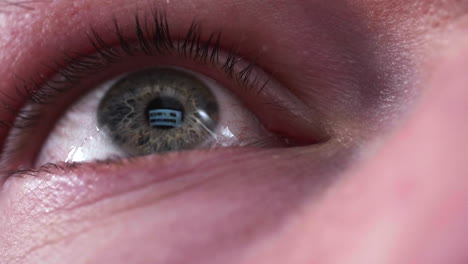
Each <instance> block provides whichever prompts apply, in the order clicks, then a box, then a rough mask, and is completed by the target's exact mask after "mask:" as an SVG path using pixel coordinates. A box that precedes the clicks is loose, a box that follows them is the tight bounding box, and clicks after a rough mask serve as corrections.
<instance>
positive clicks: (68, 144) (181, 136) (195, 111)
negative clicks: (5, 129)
mask: <svg viewBox="0 0 468 264" xmlns="http://www.w3.org/2000/svg"><path fill="white" fill-rule="evenodd" d="M269 139H270V136H269V135H267V133H266V132H265V130H264V129H263V128H262V126H261V125H260V123H259V121H258V120H257V119H256V117H255V116H254V115H253V114H252V113H251V112H250V111H249V110H247V109H246V108H245V107H244V106H243V105H242V103H240V102H238V100H237V99H236V98H235V97H234V96H233V95H232V94H231V93H229V92H228V91H227V89H226V88H223V87H222V86H221V85H220V84H219V83H218V82H216V81H214V80H212V79H210V78H208V77H206V76H204V75H202V74H198V73H195V72H192V71H189V70H185V69H181V68H176V67H153V68H146V69H142V70H139V71H136V72H131V73H129V74H126V75H124V76H120V77H118V78H116V79H114V80H112V81H109V82H106V84H103V85H101V86H100V87H97V88H96V89H94V90H93V91H92V92H90V93H89V94H87V95H85V96H83V97H82V98H81V99H80V100H78V101H77V102H76V103H75V104H73V105H72V106H71V107H70V108H69V109H68V110H67V111H66V112H65V114H64V115H63V116H62V118H61V119H60V120H59V121H58V122H57V123H56V126H55V128H54V129H53V130H52V132H51V133H50V134H49V136H48V139H47V140H46V143H45V144H44V146H43V148H42V150H41V153H40V155H39V158H38V161H37V163H38V164H43V163H47V162H52V161H65V162H82V161H92V160H101V159H108V158H109V157H116V156H117V157H134V156H143V155H151V154H160V153H166V152H173V151H184V150H192V149H202V148H214V147H228V146H242V145H249V144H251V143H253V142H265V141H266V140H269Z"/></svg>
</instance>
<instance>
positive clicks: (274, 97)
mask: <svg viewBox="0 0 468 264" xmlns="http://www.w3.org/2000/svg"><path fill="white" fill-rule="evenodd" d="M153 22H154V25H153V26H149V22H148V21H145V22H144V23H141V22H139V19H138V17H137V18H136V28H137V30H136V31H135V32H134V34H135V35H134V36H135V38H136V40H137V42H135V41H131V40H130V39H131V38H130V37H127V36H124V35H123V33H122V32H121V29H120V27H119V26H118V23H117V22H114V23H115V24H114V25H115V32H114V33H115V35H114V40H117V41H118V44H119V47H116V46H113V45H110V44H108V43H107V42H105V41H104V40H103V38H101V36H100V35H99V34H98V33H96V32H94V31H92V34H91V35H90V40H91V43H92V46H93V47H94V48H95V50H96V53H95V55H85V56H83V55H80V56H81V57H80V58H79V59H76V58H73V57H72V56H70V55H66V59H65V62H66V64H67V65H66V67H63V68H60V67H58V68H55V69H56V72H58V74H57V76H56V77H55V78H52V79H51V80H47V81H46V82H45V83H46V85H44V87H41V88H40V89H37V90H34V91H33V92H32V93H29V92H30V91H31V90H28V89H26V92H27V93H28V96H29V98H30V102H29V104H27V105H26V107H25V109H26V110H25V112H23V113H22V114H20V115H18V117H19V120H17V123H18V124H20V125H19V127H21V128H22V129H23V128H24V127H27V128H34V129H36V128H37V127H38V125H37V123H38V122H37V120H40V119H41V124H40V125H41V126H42V127H43V131H42V133H43V135H42V136H43V139H44V140H42V141H41V140H37V141H34V142H32V144H30V143H28V144H27V145H28V146H26V147H24V145H25V142H28V140H27V136H25V134H26V133H24V131H21V129H20V130H14V131H13V133H10V134H11V135H12V136H11V137H10V138H9V140H8V143H9V145H7V147H6V150H7V151H6V152H4V153H7V155H3V156H2V158H3V160H5V157H6V158H9V157H11V153H16V155H24V154H25V153H27V154H28V155H29V158H30V163H34V164H36V165H38V166H40V165H41V164H43V163H49V162H56V161H66V162H73V161H84V160H86V161H88V160H92V159H108V158H114V157H128V156H135V155H143V154H152V153H160V152H165V151H169V150H182V149H191V148H193V147H205V148H206V147H213V146H215V147H216V146H237V145H252V144H253V142H254V143H255V144H253V145H265V146H274V147H276V146H289V145H291V142H294V144H296V143H297V142H298V141H296V138H294V137H292V138H291V137H288V135H287V133H284V131H287V130H288V129H289V130H291V131H293V133H292V135H294V133H296V134H303V135H304V134H305V135H306V136H307V137H310V138H313V139H311V140H310V142H312V141H315V139H316V138H318V137H316V136H317V133H308V129H304V130H303V131H302V130H297V129H294V127H298V126H299V127H300V126H302V125H304V126H306V125H307V123H305V122H303V123H301V121H300V116H299V115H297V114H293V113H291V112H292V111H289V110H290V109H288V108H283V107H284V106H283V105H282V102H287V103H286V104H285V105H291V104H292V103H294V102H300V100H297V98H296V101H294V100H290V99H293V98H292V96H291V94H290V93H288V92H287V89H284V87H281V85H280V84H279V83H277V82H275V81H274V79H271V78H270V77H268V76H267V74H266V73H263V72H262V71H261V70H259V69H258V67H257V66H256V65H255V64H253V63H251V62H248V61H247V60H245V59H243V58H242V57H241V56H239V55H238V54H237V53H236V52H233V51H232V50H235V49H232V48H231V49H230V50H231V52H227V53H223V51H222V49H223V48H222V47H223V45H222V44H221V40H222V37H221V34H220V33H214V34H210V35H206V34H202V32H201V29H200V27H199V26H198V25H197V24H192V25H191V26H190V28H189V29H188V33H187V34H186V36H185V39H183V41H180V40H177V39H175V38H174V37H173V36H172V34H171V33H170V31H169V26H168V24H167V21H166V20H165V18H164V17H162V16H159V15H156V16H155V20H154V21H153ZM142 25H145V26H144V27H143V26H142ZM203 39H205V40H203ZM132 57H133V58H140V59H141V58H142V57H145V58H144V59H143V61H146V62H144V63H140V62H139V61H141V60H137V61H136V62H134V63H133V64H132V63H127V60H129V59H130V61H131V58H132ZM174 58H176V61H177V60H178V61H179V62H178V63H174V61H173V59H174ZM177 58H178V59H177ZM124 64H129V65H130V68H131V67H132V66H134V67H135V68H136V69H138V68H140V69H141V68H148V67H155V66H157V67H161V66H164V67H172V68H173V67H181V68H185V69H187V70H188V71H194V72H195V71H196V72H199V74H200V75H201V76H203V75H205V76H207V78H205V79H211V78H212V79H215V80H216V81H215V82H214V83H218V84H219V85H222V86H227V87H229V90H230V91H231V92H233V93H234V94H235V96H237V97H238V98H239V99H242V100H240V101H242V102H237V101H236V103H232V104H231V105H235V106H236V107H237V110H236V111H228V112H232V113H231V119H230V120H227V121H228V122H230V121H233V120H236V121H239V120H245V119H246V118H245V117H246V116H248V115H251V114H250V113H249V114H248V110H246V109H245V106H249V109H250V110H252V111H253V112H254V113H261V114H262V115H263V116H259V120H257V119H256V118H255V117H254V116H253V115H251V116H250V117H249V118H248V119H250V121H248V122H244V124H243V125H242V126H240V127H238V129H236V130H237V131H233V129H232V127H233V125H232V123H231V124H230V125H229V126H217V129H218V130H216V129H214V128H215V126H214V125H209V126H213V129H214V130H213V131H210V129H208V130H207V129H205V130H204V133H205V132H208V134H210V136H209V137H211V138H215V139H216V140H215V141H216V144H213V143H212V142H211V143H206V142H207V141H204V140H201V141H200V142H198V141H197V143H200V144H188V145H186V146H183V147H175V146H169V145H167V144H166V143H163V144H166V145H165V146H164V147H161V148H160V149H157V148H156V149H154V146H155V145H157V144H152V145H151V147H148V148H146V150H137V149H138V148H137V147H135V146H136V145H138V143H145V142H146V143H147V141H148V142H149V141H152V142H153V143H154V142H155V139H151V137H150V138H149V139H148V138H147V137H145V135H137V136H134V137H127V140H128V139H129V138H133V139H134V140H136V144H133V145H126V144H120V146H119V148H109V149H111V150H110V151H108V149H106V150H105V151H100V154H99V155H94V154H93V155H90V156H87V157H84V156H85V155H81V154H82V153H83V148H82V143H80V144H71V143H70V144H66V143H65V142H61V143H60V144H59V145H57V144H55V146H54V147H50V148H49V147H48V146H47V144H43V142H44V141H45V140H46V139H47V138H48V137H49V132H50V131H51V129H52V127H54V125H53V123H54V122H55V121H50V120H44V122H42V121H43V120H42V118H43V117H46V116H48V115H50V116H54V115H55V119H54V118H50V119H51V120H57V119H59V118H60V119H63V118H67V117H66V114H65V115H61V114H59V113H61V112H60V111H58V108H62V109H64V108H68V105H70V102H69V101H73V100H75V99H73V98H76V97H77V96H78V95H79V94H83V93H85V92H86V91H83V89H82V88H83V87H89V88H92V87H95V86H96V84H97V83H102V82H104V80H107V79H106V78H109V77H112V76H115V73H112V74H109V73H108V72H109V68H117V69H118V70H117V71H118V72H128V71H132V70H135V69H132V70H129V69H128V66H129V65H126V66H124V67H122V65H124ZM186 66H188V67H186ZM119 67H120V68H119ZM123 68H125V69H123ZM102 72H104V73H105V74H96V73H102ZM94 75H98V76H100V77H99V78H97V80H99V81H98V82H96V78H95V79H94V80H95V82H94V83H92V82H88V83H87V81H86V79H89V77H90V76H94ZM110 79H112V78H110ZM269 80H270V81H269ZM271 80H272V81H271ZM33 84H34V85H36V82H33ZM72 88H73V89H72ZM76 88H80V89H76ZM222 89H224V88H221V89H216V90H222ZM76 90H81V91H80V92H76ZM72 91H75V92H74V93H73V92H72ZM212 92H213V91H212ZM101 95H102V94H101ZM63 97H65V98H67V97H68V99H66V100H63V102H61V98H63ZM204 97H206V95H205V96H204ZM216 97H217V99H219V96H216ZM51 98H52V99H51ZM70 98H71V99H70ZM84 98H86V97H84ZM161 98H164V99H165V100H167V98H166V97H164V96H162V97H160V99H161ZM157 99H158V97H157V96H149V97H148V100H150V102H149V103H147V104H144V107H143V108H144V109H145V111H143V112H147V113H145V115H143V114H141V113H140V117H142V116H146V115H148V116H147V118H148V120H149V115H150V112H149V110H148V107H149V105H151V104H152V103H155V104H157ZM173 99H174V98H173ZM205 99H206V98H205ZM155 100H156V101H155ZM236 100H237V99H236ZM104 101H105V100H104ZM199 101H201V100H199ZM51 102H52V103H53V106H54V107H51ZM98 102H99V100H98V101H96V105H98ZM110 105H112V104H109V106H110ZM182 106H183V107H185V106H184V104H182ZM218 106H219V108H220V109H221V108H223V106H222V105H221V104H219V105H218ZM55 107H57V108H55ZM173 108H174V107H173ZM176 108H177V107H176ZM275 108H276V111H278V112H276V113H272V111H269V109H275ZM298 108H299V107H298ZM240 109H241V110H240ZM278 109H279V110H278ZM151 110H156V112H155V113H156V114H157V113H160V114H164V111H161V110H169V111H179V112H184V111H180V110H186V109H166V108H162V109H158V108H157V109H151ZM158 111H159V112H158ZM246 111H247V112H246ZM62 112H63V111H62ZM97 112H99V111H98V109H96V111H95V113H89V111H88V112H87V113H88V114H89V115H88V118H84V119H83V120H90V117H93V118H95V117H96V113H97ZM221 112H222V110H221ZM24 113H26V114H24ZM82 113H84V112H83V111H82ZM166 113H167V111H166ZM173 113H174V114H176V115H177V113H176V112H173ZM181 114H182V116H181V119H182V118H184V116H183V113H181ZM196 114H197V115H195V114H192V115H188V117H190V116H192V117H195V118H198V120H202V119H203V116H201V115H200V112H198V113H196ZM205 114H206V111H205ZM271 114H273V115H271ZM60 116H62V117H60ZM98 116H99V115H98ZM303 116H306V115H303ZM263 117H267V118H266V119H267V120H268V121H267V123H264V122H262V121H263V120H262V119H265V118H263ZM91 119H92V118H91ZM210 119H211V121H213V120H216V118H213V117H210ZM298 120H299V121H298ZM31 121H33V122H31ZM101 121H103V120H101ZM259 121H260V122H259ZM145 122H146V121H145ZM186 122H187V121H186ZM220 122H221V121H220ZM25 123H26V124H25ZM31 123H34V124H32V125H31ZM59 123H60V121H59ZM78 123H83V121H79V122H77V124H78ZM91 123H92V122H91ZM202 123H203V122H202ZM215 123H216V122H215ZM237 123H239V122H237ZM240 123H242V122H240ZM88 124H90V122H88ZM146 124H147V123H146ZM100 125H103V122H101V124H100ZM133 125H135V124H133ZM204 125H205V126H206V125H207V124H204ZM96 127H97V128H98V130H96ZM182 127H183V125H182ZM56 128H57V127H56ZM272 128H273V129H272ZM278 128H280V130H281V129H283V130H282V131H277V130H278ZM58 129H59V133H61V134H70V135H73V136H72V137H71V139H75V140H76V139H77V138H80V137H81V138H83V136H84V135H79V136H78V137H77V135H76V134H73V131H70V130H71V129H70V128H66V127H65V128H60V127H59V128H58ZM91 129H93V128H91ZM94 129H95V131H94V133H95V132H96V131H97V133H100V132H101V130H100V129H99V125H96V126H95V127H94ZM111 130H113V129H111ZM159 130H160V132H161V131H163V130H164V129H161V128H159ZM174 131H176V130H174ZM199 131H202V130H199ZM298 131H299V132H298ZM88 132H91V130H88ZM113 132H115V131H112V132H110V133H109V132H107V134H111V136H110V138H111V141H107V142H110V143H116V141H119V140H116V137H117V136H115V135H114V136H112V133H113ZM166 132H167V131H166ZM171 132H172V131H171ZM171 132H168V133H167V134H170V133H171ZM278 132H279V133H278ZM315 132H317V131H315ZM321 132H322V131H321ZM38 134H40V133H39V132H38ZM143 134H144V133H143ZM189 134H190V132H189ZM198 134H200V133H198ZM93 135H94V134H93V133H90V134H88V135H85V136H84V138H89V137H91V138H92V137H93ZM191 135H192V136H194V135H197V132H195V133H193V130H192V133H191ZM120 136H121V135H120ZM112 137H113V138H112ZM203 137H205V138H208V136H207V135H204V136H203ZM285 137H286V139H285ZM81 138H80V139H81ZM220 138H222V140H220ZM233 139H235V140H234V141H233ZM102 140H103V141H106V140H108V139H102ZM301 140H302V138H301ZM138 141H140V142H138ZM193 141H196V140H193ZM83 142H84V141H83ZM127 143H128V142H127ZM134 143H135V142H134ZM294 144H293V145H294ZM43 145H44V146H43ZM109 145H110V144H109ZM114 145H116V144H114ZM117 145H119V144H117ZM175 145H177V144H175ZM148 146H149V145H148ZM177 146H180V145H177ZM67 147H68V148H67ZM151 148H153V149H151ZM34 149H36V150H34ZM37 149H42V150H41V151H40V153H41V154H40V157H39V158H37V157H32V155H31V154H29V153H37V152H38V150H37ZM150 149H151V150H150ZM10 150H14V151H10ZM18 150H20V151H18ZM60 150H62V151H60ZM62 152H67V155H64V154H63V153H62ZM77 153H78V154H79V155H75V154H77ZM70 156H71V158H70ZM23 160H24V158H23ZM34 160H36V162H34ZM4 163H5V162H4ZM6 164H9V163H8V162H7V163H6ZM10 164H11V163H10ZM16 165H18V164H16ZM22 166H24V165H22Z"/></svg>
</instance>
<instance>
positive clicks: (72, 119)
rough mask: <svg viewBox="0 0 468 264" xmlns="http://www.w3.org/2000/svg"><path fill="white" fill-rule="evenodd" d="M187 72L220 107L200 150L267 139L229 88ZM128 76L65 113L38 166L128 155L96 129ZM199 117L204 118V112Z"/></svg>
mask: <svg viewBox="0 0 468 264" xmlns="http://www.w3.org/2000/svg"><path fill="white" fill-rule="evenodd" d="M178 69H179V70H185V69H180V68H178ZM185 71H187V70H185ZM187 72H190V73H191V74H193V75H195V76H197V77H198V78H199V79H201V80H202V81H203V82H205V83H206V84H207V85H208V86H209V87H210V88H211V90H212V91H213V93H214V94H215V97H216V98H217V100H218V103H219V105H220V120H219V122H218V126H217V128H216V130H215V131H210V132H211V134H212V139H211V140H208V141H207V142H206V144H201V145H200V147H201V148H207V147H219V146H223V147H227V146H234V145H235V146H239V145H240V146H242V145H246V144H249V142H254V141H258V140H259V139H262V138H264V137H265V133H266V132H265V129H264V128H263V126H262V125H261V124H260V123H259V122H258V120H257V118H256V117H255V116H254V115H253V114H252V113H251V112H250V111H249V110H247V109H246V108H245V107H244V106H243V105H242V104H241V103H240V102H239V100H237V99H236V98H235V97H234V96H233V95H232V94H231V93H230V92H229V91H228V90H227V88H224V87H222V86H221V85H220V84H218V83H217V82H216V81H214V80H212V79H210V78H208V77H206V76H203V75H201V74H198V73H195V72H192V71H187ZM127 74H128V73H127ZM125 75H126V74H125ZM125 75H122V76H119V77H117V78H115V79H112V80H110V81H107V82H105V83H103V84H102V85H100V86H99V87H97V88H95V89H93V90H92V91H91V92H90V93H88V94H87V95H85V96H84V97H82V98H81V99H79V100H78V101H77V102H76V103H74V104H73V105H72V106H71V107H70V108H69V109H68V110H66V112H65V114H64V115H63V116H62V118H61V119H60V120H59V121H58V122H57V123H56V125H55V127H54V129H53V130H52V132H51V133H50V134H49V137H48V139H47V140H46V142H45V144H44V145H43V148H42V150H41V152H40V154H39V157H38V160H37V165H42V164H44V163H47V162H57V161H66V162H83V161H93V160H97V159H108V158H112V157H125V156H126V154H125V153H124V152H123V151H121V150H120V149H119V148H118V147H117V146H115V145H114V144H113V143H112V141H111V139H110V138H109V137H108V135H107V134H106V133H105V132H104V131H103V130H99V129H97V127H98V125H97V120H96V113H97V108H98V105H99V102H100V101H101V99H102V98H103V96H104V95H105V93H106V92H107V91H108V90H109V89H110V88H111V87H112V86H113V84H114V83H115V82H117V81H118V80H119V79H121V78H123V77H124V76H125ZM200 114H201V117H202V118H203V113H200ZM205 115H207V114H206V113H205ZM208 118H209V117H208Z"/></svg>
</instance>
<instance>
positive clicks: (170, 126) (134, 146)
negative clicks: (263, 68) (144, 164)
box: [97, 68, 219, 156]
mask: <svg viewBox="0 0 468 264" xmlns="http://www.w3.org/2000/svg"><path fill="white" fill-rule="evenodd" d="M218 119H219V106H218V102H217V100H216V98H215V96H214V94H213V93H212V91H211V90H210V88H209V87H208V86H207V85H206V84H205V83H204V82H203V81H201V80H199V79H198V78H197V77H195V76H194V75H192V74H190V73H188V72H185V71H181V70H177V69H172V68H151V69H145V70H142V71H138V72H135V73H131V74H129V75H127V76H125V77H124V78H122V79H121V80H119V81H118V82H117V83H115V84H114V85H113V86H112V87H111V88H110V90H109V91H108V92H107V93H106V94H105V95H104V97H103V99H102V100H101V102H100V104H99V107H98V111H97V120H98V125H99V128H100V129H102V130H103V131H105V133H107V134H108V135H109V136H110V138H111V139H112V142H113V144H115V145H116V146H117V147H119V148H120V149H122V150H123V151H125V152H126V153H128V154H129V155H133V156H139V155H148V154H153V153H164V152H170V151H180V150H187V149H192V148H195V147H197V146H198V145H201V144H203V143H205V142H207V141H208V140H209V139H210V137H211V133H212V132H211V131H213V130H214V129H215V128H216V126H217V124H218Z"/></svg>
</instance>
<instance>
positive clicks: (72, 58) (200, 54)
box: [1, 11, 267, 127]
mask: <svg viewBox="0 0 468 264" xmlns="http://www.w3.org/2000/svg"><path fill="white" fill-rule="evenodd" d="M152 17H153V18H154V19H155V21H153V22H154V23H153V24H154V25H155V26H154V27H153V29H154V32H161V29H162V30H163V33H164V34H162V35H159V36H162V37H163V38H162V39H161V38H157V39H156V38H154V37H155V34H156V33H155V34H150V35H148V32H143V33H144V34H143V35H141V34H140V33H139V32H141V29H142V28H141V26H142V25H145V24H146V25H147V21H148V20H147V18H148V17H147V16H145V20H144V21H145V22H144V23H141V21H140V17H139V16H138V15H135V26H137V25H138V24H139V25H140V27H136V29H135V32H134V34H135V35H136V38H137V42H136V43H137V44H138V45H136V46H135V45H132V44H134V43H132V44H130V42H131V40H130V39H131V38H129V37H128V36H125V35H123V34H122V32H121V30H120V27H119V25H118V23H117V19H116V18H114V30H113V33H114V34H115V36H114V37H115V38H116V39H118V42H119V44H120V46H121V48H122V49H123V50H124V51H125V52H127V53H129V54H130V55H132V54H133V53H136V52H139V51H140V52H141V51H143V52H150V53H152V54H150V55H156V54H169V55H171V52H172V51H173V49H174V50H176V51H177V52H178V53H179V54H182V55H184V56H187V57H191V58H194V59H198V60H208V61H210V62H212V63H214V62H215V61H216V62H219V50H220V49H221V37H222V32H221V31H219V30H218V31H216V32H214V33H212V34H210V35H209V37H208V38H207V40H206V41H202V40H201V34H202V30H201V26H200V24H199V23H198V22H196V21H193V22H192V24H191V25H190V27H189V28H188V29H187V32H186V33H185V36H184V37H183V39H182V41H180V42H178V43H176V41H177V40H176V39H174V36H173V35H172V34H171V33H170V32H169V25H168V23H167V18H166V16H165V14H164V13H161V12H157V11H153V12H152ZM138 21H140V22H139V23H138ZM158 26H160V27H159V29H158ZM145 27H146V28H147V26H145ZM87 36H88V38H89V40H90V42H91V45H92V46H93V49H94V52H95V53H97V54H98V55H99V56H98V57H97V56H93V55H87V54H83V53H76V52H67V53H65V54H64V56H63V58H62V59H61V61H60V62H57V61H56V62H52V63H49V64H47V63H43V65H44V66H45V67H46V68H48V69H49V70H51V71H52V72H55V74H56V75H58V76H60V77H61V78H63V79H65V80H67V81H70V82H71V81H74V79H79V78H80V77H81V76H79V74H78V75H75V73H77V72H78V73H80V71H81V70H84V69H86V67H87V66H90V65H94V66H96V63H103V62H99V61H98V60H101V59H104V63H111V62H113V61H114V60H118V59H119V57H118V56H119V55H120V54H117V53H116V50H115V49H114V46H113V45H111V44H109V43H108V42H106V41H105V40H104V39H103V38H102V37H101V35H100V33H98V32H97V31H95V30H94V29H91V30H90V32H88V34H87ZM210 42H211V43H210ZM150 45H152V46H150ZM157 45H159V46H157ZM174 46H176V47H174ZM210 46H211V47H210ZM135 47H137V48H136V49H135ZM172 48H173V49H172ZM208 50H209V53H208ZM238 51H239V47H238V46H235V45H232V46H231V48H229V50H228V53H227V56H226V59H225V61H224V63H223V65H222V66H221V69H222V70H224V71H226V72H227V73H228V75H229V76H230V77H231V78H234V79H236V80H237V81H238V82H239V84H241V85H243V86H245V87H250V88H254V87H256V86H259V87H258V88H259V90H262V89H263V87H264V86H265V85H266V83H267V80H263V82H262V81H260V80H257V79H255V80H253V82H252V83H249V77H250V74H251V71H252V69H253V64H255V62H256V60H254V61H252V62H251V63H248V64H245V65H242V66H241V67H242V68H241V69H240V70H239V71H238V73H237V74H235V73H234V68H235V67H237V66H239V65H238V64H240V63H239V62H245V60H244V57H242V56H240V55H239V54H238ZM153 52H154V53H153ZM103 66H104V65H103ZM17 78H18V79H19V84H18V85H17V87H16V93H17V94H18V95H19V96H20V100H23V101H26V100H25V98H27V99H28V100H31V101H32V103H35V104H44V103H47V101H48V100H50V94H49V93H47V92H46V91H44V89H43V87H42V86H44V85H45V86H48V87H49V88H51V89H49V90H57V89H58V88H56V87H54V82H51V81H50V80H48V79H47V78H46V77H43V76H39V77H32V78H29V79H24V78H21V77H18V76H17ZM13 100H15V99H12V97H11V96H10V97H5V98H4V99H3V101H2V102H1V103H2V104H3V105H4V106H7V108H8V109H9V110H13V109H14V107H10V105H17V104H18V103H19V102H18V100H17V101H13ZM7 101H13V102H10V103H8V102H7ZM21 103H22V104H24V102H21ZM15 115H16V116H19V117H20V118H21V115H22V113H21V112H20V111H16V112H15ZM2 124H4V125H5V126H8V127H12V126H13V124H12V123H7V122H2Z"/></svg>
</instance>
